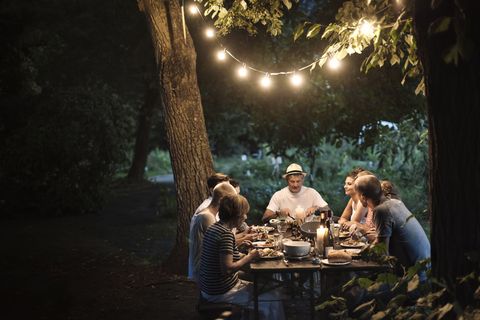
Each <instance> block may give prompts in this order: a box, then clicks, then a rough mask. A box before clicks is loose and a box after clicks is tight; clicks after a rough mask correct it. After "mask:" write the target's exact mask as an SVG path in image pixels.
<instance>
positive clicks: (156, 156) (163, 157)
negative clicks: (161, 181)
mask: <svg viewBox="0 0 480 320" xmlns="http://www.w3.org/2000/svg"><path fill="white" fill-rule="evenodd" d="M171 173H172V164H171V162H170V154H169V153H168V151H165V150H160V149H158V148H155V149H153V150H152V151H151V152H150V154H149V155H148V159H147V168H146V174H147V176H154V175H163V174H171Z"/></svg>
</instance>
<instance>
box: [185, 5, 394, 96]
mask: <svg viewBox="0 0 480 320" xmlns="http://www.w3.org/2000/svg"><path fill="white" fill-rule="evenodd" d="M397 1H398V2H400V1H401V0H397ZM188 11H189V13H190V14H191V15H197V14H199V15H200V16H201V17H202V19H203V22H204V23H205V24H207V22H206V21H205V18H204V17H203V14H202V12H201V11H200V9H199V7H198V6H197V5H195V4H191V5H190V6H189V7H188ZM360 21H361V24H360V25H359V27H358V31H359V32H360V33H361V34H362V35H364V36H366V37H373V36H374V33H375V28H374V26H373V24H372V23H371V22H370V21H368V20H363V21H362V20H360ZM205 36H206V37H207V38H210V39H215V40H216V41H217V42H218V44H219V45H220V46H221V47H223V44H222V43H221V42H220V41H219V40H218V39H217V38H216V33H215V29H214V28H211V27H207V28H206V29H205ZM227 54H228V55H229V56H230V57H231V58H233V59H234V60H235V61H236V62H238V63H239V64H241V66H239V67H238V68H237V76H238V77H240V78H246V77H247V76H248V73H249V71H250V70H251V71H254V72H257V73H261V74H264V76H263V77H262V78H261V79H260V81H259V84H260V86H261V87H263V88H265V89H268V88H269V87H271V85H272V79H271V76H280V75H285V76H289V80H290V83H291V85H292V86H295V87H299V86H301V85H302V84H303V82H304V78H303V77H302V75H301V74H299V73H298V72H297V71H302V70H306V69H313V67H314V66H315V65H316V64H317V63H318V62H319V61H320V60H321V59H322V58H319V59H317V60H315V61H313V62H311V63H310V64H308V65H306V66H303V67H301V68H297V69H296V71H280V72H267V71H263V70H259V69H256V68H254V67H251V66H247V65H246V64H245V63H244V62H242V61H241V60H239V59H238V58H237V57H235V56H234V55H233V54H232V53H231V52H230V51H228V50H226V49H222V50H219V51H218V52H217V54H216V56H217V59H218V60H219V61H225V60H226V58H227ZM327 66H328V67H329V68H330V69H332V70H337V69H339V68H340V66H341V62H340V61H339V60H338V59H337V58H335V57H334V56H332V57H330V58H329V59H328V62H327Z"/></svg>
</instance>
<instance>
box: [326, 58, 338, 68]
mask: <svg viewBox="0 0 480 320" xmlns="http://www.w3.org/2000/svg"><path fill="white" fill-rule="evenodd" d="M328 67H329V68H330V69H332V70H337V69H338V68H340V61H339V60H338V59H337V58H335V57H331V58H330V59H329V60H328Z"/></svg>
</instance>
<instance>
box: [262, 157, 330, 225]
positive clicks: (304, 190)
mask: <svg viewBox="0 0 480 320" xmlns="http://www.w3.org/2000/svg"><path fill="white" fill-rule="evenodd" d="M306 175H307V173H306V172H304V171H303V169H302V167H301V166H300V165H298V164H296V163H292V164H290V165H289V166H288V167H287V170H286V171H285V174H284V175H283V178H284V179H285V181H286V182H287V186H286V187H285V188H283V189H281V190H279V191H277V192H275V193H274V194H273V196H272V198H271V199H270V202H269V204H268V206H267V209H266V210H265V213H264V214H263V217H262V221H263V222H268V221H269V220H270V219H272V218H277V217H278V218H287V217H291V218H294V219H296V220H299V222H302V221H308V220H311V218H312V217H311V216H312V214H313V213H314V212H315V210H317V209H318V208H324V209H326V210H329V208H328V203H327V202H326V201H325V200H323V198H322V196H321V195H320V194H319V193H318V192H317V191H316V190H315V189H313V188H309V187H305V186H304V185H303V181H304V178H305V176H306Z"/></svg>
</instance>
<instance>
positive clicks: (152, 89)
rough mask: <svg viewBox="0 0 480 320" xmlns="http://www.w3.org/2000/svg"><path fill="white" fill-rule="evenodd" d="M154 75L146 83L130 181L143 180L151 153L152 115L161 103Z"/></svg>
mask: <svg viewBox="0 0 480 320" xmlns="http://www.w3.org/2000/svg"><path fill="white" fill-rule="evenodd" d="M156 79H157V76H156V75H154V76H153V77H152V78H151V79H148V81H147V83H146V86H147V88H146V92H145V102H144V104H143V106H142V108H141V109H140V112H139V115H138V126H137V137H136V140H135V149H134V154H133V160H132V166H131V167H130V170H129V171H128V176H127V179H128V180H130V181H140V180H143V178H144V174H145V166H146V164H147V157H148V152H149V150H150V149H149V145H148V142H149V138H150V130H151V127H152V115H153V110H154V109H155V106H156V105H157V104H158V103H159V97H158V81H157V80H156Z"/></svg>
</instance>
